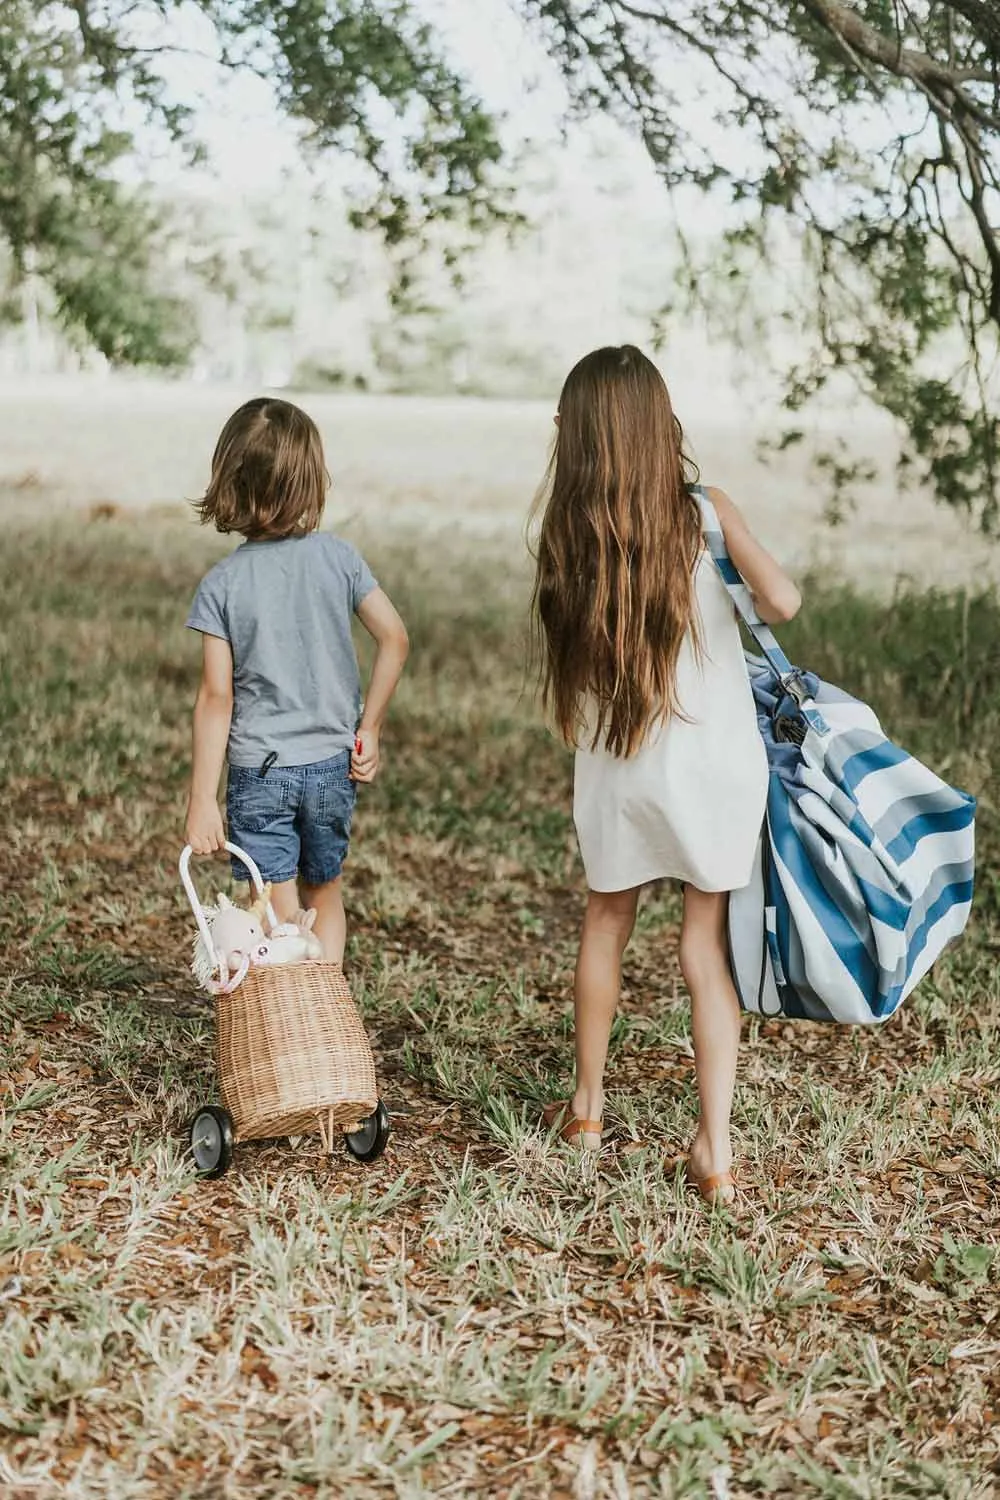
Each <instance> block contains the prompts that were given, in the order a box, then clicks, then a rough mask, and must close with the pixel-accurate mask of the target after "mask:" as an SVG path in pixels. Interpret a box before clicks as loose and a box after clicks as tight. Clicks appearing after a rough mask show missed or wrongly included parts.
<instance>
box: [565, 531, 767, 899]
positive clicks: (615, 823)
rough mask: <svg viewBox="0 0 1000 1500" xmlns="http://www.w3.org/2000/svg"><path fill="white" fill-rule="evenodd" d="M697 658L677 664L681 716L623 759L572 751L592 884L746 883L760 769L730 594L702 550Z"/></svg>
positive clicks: (759, 807)
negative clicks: (698, 653)
mask: <svg viewBox="0 0 1000 1500" xmlns="http://www.w3.org/2000/svg"><path fill="white" fill-rule="evenodd" d="M695 594H696V599H697V606H698V609H699V611H700V614H701V626H702V629H701V641H702V651H701V655H700V657H698V656H696V655H695V651H694V648H693V644H692V641H691V639H690V637H688V639H686V640H685V641H684V643H683V644H682V646H681V651H680V655H679V657H678V661H677V696H678V701H679V702H680V705H681V707H682V708H683V710H684V712H685V714H686V716H687V717H686V718H684V719H681V718H678V717H676V716H675V717H671V718H670V719H668V720H667V722H666V723H665V724H663V723H660V724H654V725H653V727H652V728H651V730H650V732H649V734H648V736H647V738H646V742H645V744H644V745H643V746H642V747H641V748H640V749H639V750H638V752H637V753H636V754H635V755H634V756H632V757H631V758H630V759H628V760H623V759H620V758H618V757H616V756H614V755H611V754H609V753H608V752H607V751H606V750H604V749H603V748H600V747H599V748H598V749H597V750H589V749H581V750H578V751H577V754H576V765H575V773H574V779H573V818H574V822H575V823H576V833H577V838H578V840H579V844H580V853H581V855H582V856H583V866H584V870H585V871H586V875H587V884H588V886H589V887H590V889H591V890H592V891H624V890H631V889H632V887H633V886H637V885H645V884H646V883H647V882H648V881H650V880H661V879H664V878H669V877H672V878H674V879H677V880H683V881H686V882H687V883H689V884H690V885H693V886H696V887H697V888H698V889H699V890H702V891H735V890H739V889H740V888H741V887H742V886H745V885H747V884H749V881H750V876H751V871H752V867H753V861H754V855H755V853H756V849H757V841H758V839H759V837H760V831H761V825H762V824H763V821H764V807H765V802H766V799H767V781H768V767H767V756H766V754H765V752H764V743H763V741H762V739H761V737H760V732H759V731H758V729H757V717H756V712H755V709H754V701H753V694H752V693H751V691H750V682H749V678H748V677H747V670H746V666H745V664H744V660H743V645H742V642H741V640H740V633H739V629H738V627H737V624H736V616H735V614H734V611H733V602H732V600H731V599H730V597H729V595H728V594H727V593H726V590H725V586H724V585H723V583H722V580H721V578H720V577H719V575H718V573H717V572H716V569H715V564H714V563H713V561H712V558H711V555H710V554H709V552H708V551H707V550H705V551H703V552H702V554H701V557H700V559H699V561H698V563H697V566H696V569H695Z"/></svg>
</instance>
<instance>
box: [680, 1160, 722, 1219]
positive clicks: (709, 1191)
mask: <svg viewBox="0 0 1000 1500" xmlns="http://www.w3.org/2000/svg"><path fill="white" fill-rule="evenodd" d="M670 1165H671V1166H672V1167H675V1168H676V1167H683V1168H684V1177H685V1179H686V1181H687V1185H688V1187H692V1188H697V1190H698V1192H699V1193H700V1194H701V1196H702V1198H704V1200H705V1202H706V1203H710V1204H711V1205H712V1207H713V1208H715V1207H718V1206H721V1207H723V1208H726V1207H728V1206H729V1205H730V1204H731V1203H732V1202H733V1200H734V1199H735V1197H736V1190H737V1186H738V1184H737V1182H736V1178H735V1176H734V1175H733V1173H732V1172H711V1173H710V1174H709V1175H708V1176H707V1177H696V1176H695V1175H694V1173H693V1172H692V1170H691V1161H690V1158H689V1157H687V1156H677V1157H675V1158H674V1160H673V1161H672V1162H671V1163H670Z"/></svg>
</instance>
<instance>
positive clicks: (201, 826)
mask: <svg viewBox="0 0 1000 1500" xmlns="http://www.w3.org/2000/svg"><path fill="white" fill-rule="evenodd" d="M232 717H233V653H232V650H231V649H230V646H229V642H228V641H223V640H220V639H219V637H218V636H215V635H203V636H202V669H201V685H200V687H199V688H198V697H197V698H196V700H195V705H194V729H193V748H192V761H191V791H190V794H189V796H188V811H187V841H188V843H189V844H190V845H191V847H192V849H193V850H194V852H195V853H196V854H211V853H212V851H213V850H214V849H221V848H222V846H223V844H224V843H225V838H226V835H225V830H224V828H223V826H222V813H221V812H220V810H219V801H218V796H219V778H220V777H221V775H222V767H223V764H224V763H225V759H226V744H227V742H228V740H229V725H230V722H231V720H232Z"/></svg>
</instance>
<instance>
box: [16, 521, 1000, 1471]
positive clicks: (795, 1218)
mask: <svg viewBox="0 0 1000 1500" xmlns="http://www.w3.org/2000/svg"><path fill="white" fill-rule="evenodd" d="M360 539H361V540H363V541H365V540H367V541H368V542H370V546H369V547H368V550H369V552H370V553H371V556H372V561H373V563H374V564H375V566H376V567H377V569H378V571H379V573H380V576H382V577H383V578H384V580H385V582H386V584H387V586H388V587H389V588H390V590H391V592H392V593H393V594H394V596H396V597H397V598H398V600H399V602H400V604H401V606H402V608H403V610H404V612H405V614H406V615H407V617H408V619H409V620H410V622H411V624H412V633H413V639H414V647H415V649H414V655H413V659H412V671H411V672H410V674H409V676H408V678H407V680H406V683H405V686H404V688H403V690H402V692H401V696H400V700H399V708H398V712H397V713H396V715H395V718H394V721H393V726H392V733H391V744H390V749H389V760H388V764H387V767H386V771H385V777H384V780H383V782H382V783H381V784H380V785H378V786H377V787H376V788H374V789H373V790H372V791H371V792H370V793H367V794H366V795H365V797H364V800H363V803H362V804H361V808H360V812H359V815H358V822H357V836H356V843H355V849H354V852H353V854H352V860H351V866H350V885H349V893H348V901H349V909H350V917H351V933H352V936H351V946H350V955H349V956H350V969H351V975H352V979H353V983H354V986H355V989H356V992H357V994H358V996H359V999H360V1000H361V1002H362V1004H363V1006H364V1009H365V1013H366V1016H367V1019H368V1024H369V1026H370V1029H371V1034H372V1037H373V1041H374V1043H375V1046H376V1051H377V1056H378V1060H379V1067H380V1074H381V1078H382V1080H383V1092H384V1094H385V1096H386V1098H387V1101H388V1103H389V1105H390V1108H391V1109H392V1111H393V1117H394V1126H395V1130H394V1135H393V1139H392V1141H391V1143H390V1146H389V1150H388V1152H387V1154H386V1156H385V1157H384V1158H383V1159H382V1160H381V1161H380V1162H378V1163H377V1164H376V1165H375V1166H373V1167H371V1168H368V1169H364V1168H361V1167H358V1166H357V1165H354V1164H352V1163H351V1162H350V1161H349V1159H348V1158H347V1157H346V1156H344V1157H336V1158H334V1159H333V1160H329V1161H327V1160H323V1159H322V1158H321V1157H320V1156H319V1155H318V1154H317V1152H316V1150H315V1149H313V1146H312V1145H311V1143H309V1142H304V1143H302V1144H300V1145H299V1146H298V1147H297V1148H295V1149H293V1148H292V1147H291V1146H289V1145H288V1144H287V1143H275V1144H272V1145H267V1146H245V1147H242V1148H238V1150H237V1157H236V1162H235V1164H234V1167H233V1170H232V1171H231V1172H230V1174H229V1175H228V1176H227V1177H226V1178H224V1179H222V1180H221V1181H220V1182H218V1183H201V1182H198V1181H196V1180H194V1178H193V1174H192V1170H191V1164H190V1162H189V1160H188V1158H187V1155H186V1145H185V1138H184V1125H185V1121H186V1119H187V1117H188V1116H189V1114H190V1112H191V1111H192V1109H193V1108H194V1107H195V1106H196V1105H197V1104H198V1103H199V1102H201V1101H204V1100H205V1099H206V1098H208V1097H211V1096H212V1094H213V1089H214V1079H213V1075H212V1064H211V1022H210V1016H209V1014H208V1013H207V1012H206V1010H205V1009H204V1008H203V1007H202V1006H200V1005H199V1004H197V1003H196V1000H195V997H194V995H193V993H192V988H191V984H190V982H189V980H188V977H187V975H186V972H185V952H186V948H187V944H188V939H189V928H190V919H189V917H188V916H187V915H186V914H185V910H184V907H183V898H182V897H181V895H180V892H179V890H178V887H177V882H176V878H175V874H174V862H175V859H176V854H177V849H178V843H179V833H180V824H181V809H182V797H183V787H184V778H185V771H186V760H187V735H188V710H189V705H190V701H191V697H192V694H193V688H194V682H195V670H196V667H195V643H194V642H193V641H192V640H187V639H185V638H184V635H183V632H182V631H181V630H180V628H179V622H180V620H181V619H182V618H183V610H184V607H185V605H186V602H187V598H188V596H189V594H190V592H191V590H192V589H193V587H194V584H195V582H196V580H197V578H198V576H200V573H201V571H202V570H203V568H204V566H205V561H206V547H207V546H209V545H210V544H209V543H208V542H207V539H206V538H205V537H204V536H202V535H199V534H198V533H196V532H195V531H194V530H193V529H192V528H190V527H188V526H187V525H185V524H183V523H182V522H181V521H180V520H178V519H177V518H176V517H175V516H170V515H150V516H147V517H145V518H144V519H139V518H135V519H131V520H130V519H129V518H128V517H124V518H115V517H112V518H109V519H105V520H103V521H101V522H94V523H91V524H85V523H83V522H81V523H80V524H78V525H76V526H74V527H73V528H71V529H70V528H67V527H65V525H62V524H60V525H58V526H56V525H52V526H48V527H46V526H43V525H41V524H32V525H27V524H23V525H20V526H16V527H14V528H13V529H11V530H9V531H8V532H7V534H6V536H5V546H4V551H3V556H2V561H0V586H2V589H3V598H4V612H3V620H2V624H0V630H2V634H0V715H2V719H3V723H4V726H5V728H4V756H3V760H2V769H0V781H2V787H3V798H4V807H5V810H6V815H7V816H6V823H7V827H6V829H5V830H4V834H3V838H2V841H0V879H2V883H3V890H4V905H5V920H4V922H3V924H2V927H0V957H2V961H3V964H2V975H3V977H2V980H0V1033H2V1041H0V1073H2V1082H0V1088H2V1094H0V1182H2V1188H0V1490H2V1491H3V1493H4V1494H5V1496H6V1495H9V1496H10V1497H11V1500H15V1497H17V1500H20V1497H24V1500H28V1497H32V1500H34V1497H39V1496H42V1497H48V1496H53V1497H54V1496H60V1497H62V1496H67V1497H73V1500H77V1497H80V1500H84V1497H93V1500H105V1497H136V1500H140V1497H141V1500H147V1497H148V1500H152V1497H156V1500H160V1497H170V1500H186V1497H190V1500H214V1497H225V1496H230V1495H232V1496H235V1495H243V1494H251V1493H252V1494H257V1495H268V1496H275V1497H289V1500H291V1497H299V1496H305V1495H311V1494H315V1495H318V1496H329V1497H339V1496H345V1495H347V1496H353V1495H359V1496H360V1495H387V1496H400V1497H404V1496H405V1497H409V1496H419V1495H434V1496H439V1495H442V1496H443V1495H448V1494H454V1495H468V1494H491V1495H492V1494H495V1495H498V1496H509V1497H516V1496H520V1497H529V1496H539V1497H541V1496H546V1497H550V1496H551V1497H572V1500H587V1497H592V1496H593V1497H597V1496H601V1497H604V1496H607V1497H614V1500H622V1497H626V1496H637V1497H638V1496H646V1495H659V1496H716V1497H718V1496H725V1495H731V1496H743V1495H775V1496H788V1497H802V1496H810V1497H811V1496H816V1497H824V1500H848V1497H850V1500H856V1497H857V1500H862V1497H864V1500H881V1497H888V1496H893V1497H895V1496H926V1497H932V1496H934V1497H937V1496H948V1497H951V1500H972V1497H981V1496H987V1495H993V1494H997V1493H1000V1443H998V1438H997V1431H998V1428H997V1424H996V1420H995V1415H994V1413H995V1411H996V1410H997V1408H998V1406H1000V1377H998V1373H997V1372H998V1369H1000V1359H998V1355H1000V1298H998V1295H997V1291H998V1285H997V1277H998V1270H1000V1265H998V1257H997V1253H996V1252H997V1242H998V1231H1000V1199H998V1191H997V1180H998V1175H1000V1106H998V1092H997V1084H998V1081H1000V1069H998V1062H997V1055H998V1053H997V1043H998V1028H1000V984H998V980H997V964H996V954H997V950H998V944H1000V883H998V882H997V879H996V875H995V871H996V862H995V860H996V853H997V847H998V840H997V818H996V792H997V787H996V781H995V779H991V777H993V774H994V773H993V767H992V759H991V757H992V756H993V755H994V753H995V746H996V743H997V731H998V727H1000V723H998V721H1000V683H998V676H997V673H998V668H997V662H996V657H995V641H996V639H997V638H998V630H1000V612H998V607H997V604H996V602H995V601H993V600H990V599H986V598H984V599H980V600H973V601H971V602H967V603H966V604H965V605H963V603H962V601H960V600H954V599H950V598H948V597H946V596H933V595H931V596H914V597H909V596H902V597H900V598H899V599H898V600H897V602H896V604H895V605H894V606H893V607H892V608H888V609H886V608H882V607H878V606H875V605H873V604H871V603H867V602H865V601H863V600H860V599H858V598H856V597H854V596H853V595H850V594H841V595H837V594H830V593H827V594H823V595H821V596H819V597H817V596H815V594H814V595H813V598H812V602H811V608H810V609H809V611H808V613H807V616H806V620H805V622H804V624H803V625H802V626H801V627H800V629H799V631H798V634H797V639H795V641H794V643H793V644H794V645H795V648H796V651H797V654H799V655H800V656H801V657H803V658H804V659H808V661H809V662H810V664H811V665H814V666H816V667H817V668H818V669H820V670H825V671H827V672H828V673H829V674H830V675H833V676H835V677H838V678H839V679H841V680H842V681H844V682H845V684H846V685H848V686H853V687H854V688H855V689H858V690H860V691H862V692H863V693H865V694H866V695H868V696H870V697H871V698H872V699H873V700H875V701H876V702H877V703H878V704H879V706H880V707H881V709H882V710H883V713H884V717H885V719H886V721H887V723H888V724H889V725H890V726H891V727H892V728H893V729H894V730H895V731H896V732H897V733H898V735H899V737H900V738H902V739H903V740H904V742H906V743H908V744H910V745H911V746H912V748H914V749H915V750H918V751H922V752H923V753H924V754H925V755H926V756H927V757H928V758H930V759H932V760H933V761H934V763H935V764H936V765H938V766H939V767H941V768H942V769H943V770H945V771H946V772H947V773H948V774H950V775H951V776H952V777H953V778H954V779H955V780H957V781H960V782H961V783H963V784H965V785H967V786H969V787H970V788H971V789H972V790H974V791H976V792H978V793H979V794H980V795H981V796H982V798H983V812H982V819H981V828H982V841H981V848H982V869H983V874H982V878H981V882H980V894H979V905H978V910H977V916H976V920H975V927H974V930H973V931H972V932H971V933H970V935H969V937H968V939H967V940H966V941H965V942H964V943H963V944H962V945H961V946H960V947H959V948H957V949H956V950H955V951H954V952H953V953H952V954H951V955H949V956H948V957H947V959H946V960H945V961H944V962H942V963H941V964H940V965H939V966H938V968H937V970H936V971H935V973H934V975H933V977H932V978H931V979H930V980H929V981H927V982H926V983H925V985H924V986H923V987H922V990H921V992H920V994H919V995H918V996H917V997H916V998H915V999H914V1000H913V1001H912V1002H910V1003H909V1004H908V1006H907V1007H905V1008H904V1011H903V1012H902V1013H901V1014H900V1015H899V1016H898V1017H897V1018H896V1019H895V1020H894V1021H893V1022H892V1023H891V1024H890V1025H889V1026H888V1027H887V1028H886V1029H885V1030H884V1031H880V1032H878V1033H875V1034H868V1033H864V1034H862V1033H850V1032H845V1031H833V1030H828V1029H822V1028H817V1027H810V1026H798V1027H796V1026H790V1025H789V1026H785V1025H780V1024H776V1023H768V1024H767V1025H765V1026H759V1025H757V1024H748V1026H747V1031H746V1047H745V1051H744V1054H743V1063H742V1075H741V1084H740V1089H739V1096H738V1108H737V1115H736V1131H737V1141H738V1149H739V1156H740V1161H741V1168H742V1175H743V1178H744V1180H745V1182H746V1184H747V1191H746V1194H745V1196H744V1198H743V1200H742V1202H741V1205H740V1209H739V1213H738V1214H736V1215H732V1216H731V1215H729V1214H726V1213H724V1212H723V1213H716V1214H712V1213H710V1212H709V1211H707V1210H706V1209H705V1208H704V1207H703V1206H702V1205H700V1204H699V1203H698V1202H697V1201H695V1200H693V1199H692V1198H691V1197H690V1196H689V1195H687V1194H686V1193H685V1192H684V1190H683V1187H682V1186H681V1184H680V1183H679V1182H678V1180H677V1178H676V1175H675V1174H674V1173H673V1172H672V1171H671V1170H670V1169H669V1168H667V1167H666V1166H665V1163H666V1162H667V1161H669V1159H670V1158H671V1157H672V1156H673V1155H674V1154H675V1153H676V1152H677V1151H679V1150H680V1149H682V1148H683V1146H684V1144H685V1142H686V1140H687V1138H688V1135H689V1132H690V1129H691V1121H692V1118H693V1111H694V1088H693V1074H692V1057H691V1046H690V1039H689V1032H688V1025H687V1017H686V1010H685V1004H684V999H683V995H682V992H681V989H680V985H679V977H678V973H677V965H676V938H677V930H676V918H677V912H678V907H677V898H676V895H675V893H674V892H672V891H671V890H669V889H664V890H659V891H656V892H653V893H651V894H650V896H649V899H648V900H647V901H646V903H645V904H644V906H643V908H642V911H641V914H640V930H639V933H638V937H637V941H636V944H635V948H634V951H633V953H632V955H631V958H630V961H629V967H628V976H627V983H628V997H627V1003H626V1005H625V1006H624V1008H623V1012H622V1014H621V1017H620V1019H619V1021H618V1023H617V1025H616V1029H615V1035H614V1039H613V1055H612V1064H611V1073H610V1079H609V1082H610V1099H609V1110H608V1114H609V1121H610V1125H611V1127H612V1128H611V1131H610V1136H609V1139H608V1144H607V1147H606V1149H605V1150H604V1152H603V1153H602V1155H601V1158H600V1161H599V1163H598V1164H597V1166H596V1168H595V1167H590V1168H587V1167H584V1166H582V1165H581V1163H580V1161H579V1159H578V1158H577V1157H576V1156H575V1155H574V1154H573V1153H572V1152H568V1151H566V1150H565V1149H563V1148H560V1147H557V1146H554V1145H552V1144H551V1143H549V1142H548V1141H547V1140H546V1139H545V1138H544V1136H543V1134H542V1133H541V1131H540V1130H539V1128H538V1125H537V1118H538V1112H537V1104H538V1101H540V1100H541V1099H543V1098H546V1097H549V1096H550V1095H551V1094H552V1092H553V1091H554V1090H556V1089H557V1088H558V1089H562V1088H564V1087H565V1085H566V1082H567V1079H568V1067H569V1015H568V1005H567V997H568V991H569V982H570V973H571V965H572V957H573V945H574V939H575V932H576V925H577V920H578V916H579V910H580V896H581V883H580V874H579V870H578V868H577V864H576V859H575V853H574V846H573V839H572V830H571V826H570V823H569V817H568V812H569V800H568V792H569V778H570V766H569V763H568V760H567V758H566V757H565V756H564V755H563V754H562V753H561V752H560V751H559V750H558V749H557V748H556V747H555V745H554V744H553V743H552V742H551V741H550V740H549V739H548V738H547V737H546V735H545V733H544V731H543V729H542V727H541V726H540V724H539V722H538V719H537V715H536V714H535V712H534V710H533V708H532V706H531V702H530V697H529V696H528V695H526V694H525V693H524V692H523V691H522V690H523V662H522V637H521V627H522V622H523V612H524V602H525V592H526V579H525V574H524V569H523V567H522V565H521V563H520V562H519V560H518V558H517V556H516V554H515V553H514V552H513V550H512V549H510V548H508V549H506V550H503V549H500V548H499V547H498V546H494V547H493V548H492V549H490V548H484V547H483V546H481V545H474V544H473V543H472V542H471V541H467V542H465V543H462V542H454V543H453V544H452V552H451V554H450V555H449V554H446V553H445V551H444V544H443V542H442V539H441V537H440V536H438V537H436V538H431V539H430V540H429V541H428V540H427V539H425V538H421V537H420V536H419V535H418V534H416V533H414V534H413V535H412V536H410V537H407V536H406V535H401V536H397V538H396V539H395V540H394V541H393V543H392V544H391V545H387V544H386V543H385V542H384V541H382V540H379V539H378V538H377V537H375V538H367V539H366V538H364V537H363V536H361V538H360Z"/></svg>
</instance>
